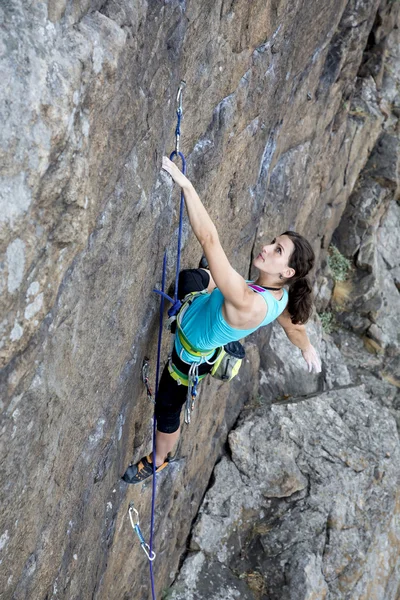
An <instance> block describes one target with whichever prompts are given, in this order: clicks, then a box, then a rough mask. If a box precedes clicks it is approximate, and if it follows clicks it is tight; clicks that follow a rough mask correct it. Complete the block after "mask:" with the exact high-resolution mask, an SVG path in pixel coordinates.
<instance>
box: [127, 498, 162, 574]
mask: <svg viewBox="0 0 400 600" xmlns="http://www.w3.org/2000/svg"><path fill="white" fill-rule="evenodd" d="M132 513H135V519H136V523H135V522H134V517H133V514H132ZM129 519H130V521H131V525H132V529H133V531H134V532H135V533H136V535H137V536H138V538H139V541H140V545H141V547H142V550H143V552H144V553H145V555H146V556H147V558H148V559H149V561H150V562H152V561H153V560H154V559H155V557H156V553H155V552H153V550H150V546H149V545H148V544H147V543H146V542H145V539H144V537H143V534H142V532H141V530H140V527H139V513H138V511H137V510H136V508H135V506H134V504H133V502H131V503H130V504H129Z"/></svg>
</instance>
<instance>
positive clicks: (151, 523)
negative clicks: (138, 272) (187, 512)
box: [149, 252, 167, 600]
mask: <svg viewBox="0 0 400 600" xmlns="http://www.w3.org/2000/svg"><path fill="white" fill-rule="evenodd" d="M166 272H167V253H166V252H164V259H163V270H162V281H161V291H162V292H164V291H165V279H166ZM163 324H164V297H163V296H161V302H160V327H159V330H158V346H157V368H156V386H155V392H156V394H155V399H156V400H157V394H158V382H159V380H160V363H161V345H162V332H163ZM156 433H157V417H156V407H155V405H154V414H153V489H152V494H151V521H150V556H152V554H153V539H154V514H155V506H156V450H157V447H156ZM149 566H150V580H151V593H152V596H153V600H156V594H155V589H154V573H153V562H152V561H151V560H150V561H149Z"/></svg>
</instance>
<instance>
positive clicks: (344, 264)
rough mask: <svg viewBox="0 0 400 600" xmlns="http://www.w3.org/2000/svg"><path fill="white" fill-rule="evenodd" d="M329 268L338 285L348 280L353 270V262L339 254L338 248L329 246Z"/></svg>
mask: <svg viewBox="0 0 400 600" xmlns="http://www.w3.org/2000/svg"><path fill="white" fill-rule="evenodd" d="M328 266H329V268H330V270H331V273H332V277H333V280H334V281H335V283H336V282H338V281H345V280H346V279H347V276H348V274H349V271H350V269H351V262H350V261H349V259H348V258H346V257H345V256H343V254H341V253H340V252H339V250H338V249H337V248H336V246H329V254H328Z"/></svg>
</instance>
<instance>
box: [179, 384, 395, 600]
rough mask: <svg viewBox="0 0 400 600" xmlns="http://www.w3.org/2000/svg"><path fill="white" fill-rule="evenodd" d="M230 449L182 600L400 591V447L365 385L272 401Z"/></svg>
mask: <svg viewBox="0 0 400 600" xmlns="http://www.w3.org/2000/svg"><path fill="white" fill-rule="evenodd" d="M229 448H230V451H231V456H232V458H231V459H228V458H226V457H225V458H223V459H222V460H221V462H220V463H219V464H218V465H217V467H216V469H215V483H214V484H213V485H212V486H211V488H210V489H209V491H208V492H207V494H206V497H205V500H204V503H203V505H202V507H201V509H200V513H199V516H198V519H197V522H196V524H195V527H194V531H193V534H192V541H191V549H192V550H193V551H194V552H193V554H191V556H190V558H188V559H187V562H188V564H187V565H186V564H185V566H184V569H182V572H181V574H180V576H179V578H178V580H177V582H176V583H175V584H174V586H173V592H172V594H171V596H170V598H171V599H172V600H183V599H185V600H194V599H196V600H201V599H203V598H204V599H206V598H207V599H208V600H217V599H218V598H232V599H233V598H238V597H244V598H249V599H252V600H253V599H255V598H265V599H266V598H268V599H271V600H275V599H276V600H278V599H279V600H286V599H289V598H296V599H298V600H303V599H306V598H307V599H309V598H332V599H334V598H335V599H336V598H337V599H339V598H340V599H341V598H352V599H354V600H355V599H359V598H360V599H361V598H371V599H372V598H373V599H378V598H379V599H382V600H383V599H385V600H389V599H393V600H395V598H398V593H399V591H400V590H399V576H400V573H399V570H400V559H399V549H400V521H399V509H400V502H399V501H400V497H399V489H398V484H399V472H398V460H399V454H400V444H399V438H398V432H397V428H396V423H395V421H394V419H393V418H392V417H391V416H390V415H389V413H388V412H387V410H382V409H381V408H380V407H378V406H377V404H376V403H375V402H374V401H373V400H371V399H370V398H368V396H367V395H366V393H365V389H364V387H363V386H358V387H356V386H348V387H347V388H345V389H341V390H340V391H337V390H332V391H329V392H326V393H324V394H321V395H320V396H318V397H317V398H310V399H308V400H307V401H301V400H300V401H299V399H294V400H293V401H292V402H290V403H287V404H285V405H282V406H280V405H274V406H272V408H271V409H269V408H266V407H264V408H260V409H259V410H258V411H256V412H255V413H253V414H252V415H250V416H248V417H246V418H245V419H244V420H243V421H242V422H241V423H240V424H239V426H238V427H237V428H236V429H235V430H234V431H233V432H232V433H231V434H230V435H229ZM210 562H211V569H210ZM215 562H218V563H221V564H222V566H223V567H221V568H218V567H216V566H215V565H214V566H213V563H215ZM189 571H190V577H189V576H187V575H186V573H189ZM214 571H215V572H219V573H220V578H219V579H217V578H212V575H211V576H210V572H211V574H212V573H213V572H214ZM207 574H208V575H209V577H208V579H209V581H208V583H207ZM226 574H228V575H227V576H226ZM224 591H225V592H226V595H224Z"/></svg>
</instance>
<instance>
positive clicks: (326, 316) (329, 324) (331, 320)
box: [318, 311, 335, 333]
mask: <svg viewBox="0 0 400 600" xmlns="http://www.w3.org/2000/svg"><path fill="white" fill-rule="evenodd" d="M318 316H319V318H320V319H321V325H322V329H323V330H324V331H325V333H332V331H333V330H334V329H335V316H334V314H333V313H332V312H328V311H326V312H321V313H319V314H318Z"/></svg>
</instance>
